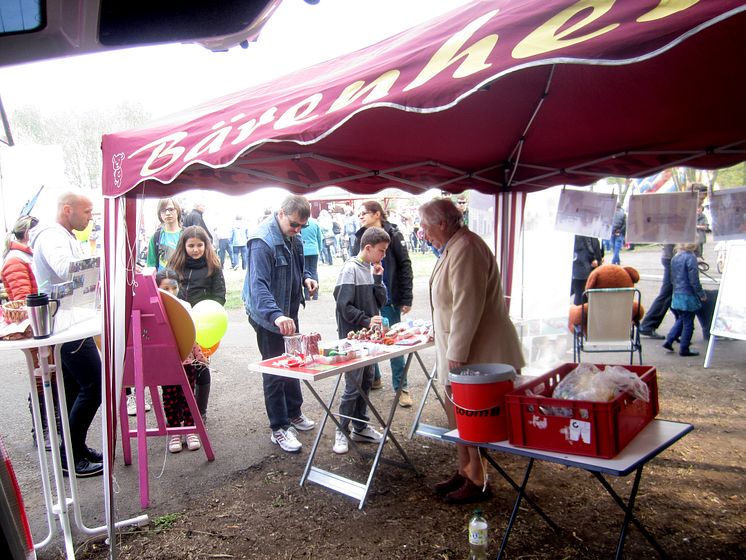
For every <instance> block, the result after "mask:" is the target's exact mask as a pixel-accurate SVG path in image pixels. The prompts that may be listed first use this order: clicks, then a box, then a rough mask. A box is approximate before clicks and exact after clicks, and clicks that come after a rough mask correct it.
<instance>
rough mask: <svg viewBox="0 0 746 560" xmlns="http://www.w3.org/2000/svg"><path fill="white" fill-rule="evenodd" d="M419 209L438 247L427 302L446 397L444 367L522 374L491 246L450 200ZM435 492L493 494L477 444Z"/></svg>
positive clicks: (450, 498)
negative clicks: (503, 368) (484, 366)
mask: <svg viewBox="0 0 746 560" xmlns="http://www.w3.org/2000/svg"><path fill="white" fill-rule="evenodd" d="M419 211H420V226H421V227H422V229H423V231H424V234H425V238H426V239H427V240H428V241H429V242H430V243H431V244H432V245H433V246H434V247H435V248H436V249H437V250H438V251H439V252H440V257H439V258H438V262H437V263H436V264H435V268H434V269H433V273H432V276H431V277H430V305H431V308H432V314H433V328H434V331H435V347H436V367H437V373H438V378H439V379H440V380H441V381H443V382H444V383H445V385H446V393H447V394H448V396H449V398H450V396H451V388H450V385H449V383H448V372H449V371H451V370H453V369H454V368H457V367H460V366H463V365H466V364H476V363H490V362H494V363H503V364H510V365H511V366H513V367H514V368H515V370H516V372H517V373H520V368H522V367H523V366H524V361H523V355H522V353H521V343H520V341H519V339H518V335H517V334H516V331H515V328H514V327H513V324H512V323H511V321H510V318H509V317H508V313H507V310H506V307H505V300H504V297H503V291H502V282H501V279H500V271H499V270H498V268H497V261H496V260H495V256H494V255H493V254H492V251H490V249H489V247H488V246H487V244H486V243H485V242H484V241H483V240H482V239H481V238H480V237H479V236H478V235H477V234H475V233H473V232H471V231H470V230H469V229H468V228H467V227H466V226H465V225H464V224H463V218H462V215H461V212H460V211H459V209H458V208H457V207H456V206H455V205H454V204H453V202H451V201H450V200H449V199H436V200H433V201H430V202H427V203H426V204H423V205H422V206H421V207H420V210H419ZM445 412H446V415H447V416H448V422H449V426H450V427H451V428H455V427H456V417H455V414H454V409H453V406H452V405H451V403H450V402H448V401H446V406H445ZM436 491H437V492H438V494H440V495H442V496H444V498H445V500H446V501H447V502H450V503H469V502H476V501H480V500H484V499H487V498H489V497H490V496H491V494H492V493H491V490H490V488H489V487H488V486H487V479H486V476H485V471H484V464H483V462H482V459H481V456H480V453H479V448H478V447H474V446H467V445H459V446H458V471H457V472H456V473H455V474H454V475H453V476H451V477H450V478H449V479H448V480H445V481H443V482H441V483H439V484H437V485H436Z"/></svg>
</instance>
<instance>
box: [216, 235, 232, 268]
mask: <svg viewBox="0 0 746 560" xmlns="http://www.w3.org/2000/svg"><path fill="white" fill-rule="evenodd" d="M225 255H228V258H230V260H231V267H234V266H236V265H235V264H234V262H233V251H232V249H231V240H230V239H218V256H219V257H220V268H222V267H223V265H225Z"/></svg>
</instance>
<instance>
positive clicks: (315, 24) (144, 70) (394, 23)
mask: <svg viewBox="0 0 746 560" xmlns="http://www.w3.org/2000/svg"><path fill="white" fill-rule="evenodd" d="M465 3H467V0H406V1H405V0H321V2H320V3H319V4H317V5H315V6H311V5H309V4H306V2H304V1H303V0H284V2H283V3H282V5H281V6H280V8H279V9H278V10H277V11H276V12H275V14H274V15H273V16H272V19H271V20H270V21H269V22H268V23H267V25H266V26H265V28H264V30H263V31H262V33H261V35H260V37H259V40H258V41H257V42H256V43H253V44H251V45H250V46H249V48H248V49H241V48H240V47H236V48H233V49H231V50H230V51H228V52H222V53H213V52H210V51H208V50H207V49H205V48H204V47H201V46H198V45H167V46H160V47H146V48H138V49H127V50H122V51H115V52H107V53H101V54H96V55H88V56H78V57H70V58H67V59H58V60H50V61H46V62H41V63H34V64H27V65H22V66H15V67H10V68H2V69H0V97H2V99H3V103H4V105H5V108H6V111H7V112H8V113H12V112H13V110H15V109H17V108H19V107H22V106H24V105H33V106H36V107H38V108H39V109H40V110H41V111H42V112H56V111H59V110H64V109H67V108H73V109H82V108H86V107H96V106H104V107H106V106H116V105H118V104H119V103H121V102H122V101H124V100H132V101H138V102H141V103H142V104H143V105H144V106H145V108H146V109H147V110H148V111H150V112H151V113H152V115H153V117H154V118H157V117H160V116H163V115H166V114H169V113H173V112H176V111H178V110H181V109H185V108H188V107H191V106H193V105H196V104H199V103H201V102H203V101H206V100H209V99H211V98H214V97H219V96H221V95H223V94H226V93H231V92H233V91H238V90H241V89H243V88H245V87H248V86H250V85H252V84H255V83H261V82H264V81H267V80H269V79H271V78H273V77H277V76H280V75H283V74H286V73H288V72H290V71H291V70H294V69H298V68H303V67H306V66H310V65H312V64H315V63H316V62H320V61H323V60H328V59H331V58H334V57H335V56H337V55H339V54H341V53H344V52H349V51H352V50H356V49H359V48H362V47H364V46H367V45H369V44H372V43H375V42H378V41H380V40H382V39H384V38H386V37H388V36H391V35H394V34H396V33H398V32H399V31H402V30H404V29H407V28H408V27H412V26H413V25H416V24H417V23H419V22H422V21H426V20H428V19H431V18H432V17H435V16H437V15H439V14H440V13H443V12H446V11H449V10H451V9H454V8H456V7H458V6H460V5H463V4H465Z"/></svg>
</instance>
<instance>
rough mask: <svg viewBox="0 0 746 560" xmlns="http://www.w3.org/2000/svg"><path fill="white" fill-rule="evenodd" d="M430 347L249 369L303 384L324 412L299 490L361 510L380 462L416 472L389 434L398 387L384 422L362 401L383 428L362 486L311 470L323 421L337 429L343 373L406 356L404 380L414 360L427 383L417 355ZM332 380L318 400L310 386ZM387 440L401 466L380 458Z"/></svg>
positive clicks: (390, 348) (267, 362)
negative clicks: (335, 496)
mask: <svg viewBox="0 0 746 560" xmlns="http://www.w3.org/2000/svg"><path fill="white" fill-rule="evenodd" d="M433 345H434V344H433V342H432V341H426V342H418V343H417V344H413V345H408V346H401V345H392V346H382V351H381V353H380V354H376V355H374V356H371V355H369V356H365V357H362V358H359V359H355V360H349V361H346V362H341V363H338V364H333V365H323V364H313V365H307V366H304V367H295V368H288V367H281V366H279V365H273V364H275V363H276V362H277V361H278V360H279V358H271V359H269V360H264V361H262V362H258V363H256V364H251V365H249V370H250V371H255V372H258V373H269V374H272V375H279V376H281V377H291V378H294V379H300V380H301V381H303V382H304V383H305V385H306V387H307V388H308V390H309V391H310V392H311V394H312V395H313V396H314V398H315V399H316V400H317V401H318V402H319V404H320V405H321V407H322V408H323V409H324V415H323V417H322V419H321V421H320V423H319V427H318V430H317V433H316V439H315V440H314V442H313V447H312V448H311V452H310V454H309V456H308V461H307V463H306V468H305V470H304V471H303V475H302V476H301V480H300V485H301V486H303V485H304V484H305V482H306V481H310V482H314V483H316V484H319V485H321V486H324V487H326V488H329V489H330V490H334V491H335V492H339V493H340V494H344V495H345V496H349V497H351V498H354V499H355V500H358V501H359V505H358V509H363V505H364V504H365V499H366V497H367V495H368V491H369V490H370V486H371V482H372V481H373V477H374V476H375V473H376V470H377V468H378V464H379V462H382V461H383V462H386V463H391V464H395V465H397V466H399V467H404V468H409V469H411V470H414V471H416V469H415V468H414V465H412V463H411V461H410V460H409V458H408V457H407V454H406V453H405V451H404V448H403V447H402V446H401V445H400V444H399V442H398V441H397V439H396V437H395V436H394V434H393V433H392V432H391V425H392V422H393V420H394V415H395V414H396V410H397V408H398V406H397V405H398V404H399V397H400V395H401V387H400V388H399V390H398V391H397V392H396V395H395V397H394V399H393V400H392V402H391V406H390V409H389V412H388V415H387V416H386V418H385V419H384V418H383V416H381V414H380V413H379V412H378V410H376V408H375V406H374V405H373V403H372V402H371V401H370V399H369V398H368V397H366V396H364V398H365V401H366V403H367V404H368V410H369V412H370V413H371V415H372V416H373V418H375V419H376V420H377V421H378V422H379V423H380V425H381V426H382V427H383V438H382V439H381V441H380V443H379V444H378V446H377V448H376V451H375V453H374V454H373V455H372V458H373V461H372V463H371V466H370V470H369V472H368V476H367V479H366V481H365V483H361V482H358V481H356V480H352V479H350V478H346V477H344V476H341V475H339V474H336V473H332V472H329V471H326V470H323V469H321V468H319V467H315V466H313V463H314V459H315V457H316V451H317V449H318V447H319V443H320V441H321V435H322V434H323V432H324V427H325V426H326V421H327V420H328V419H329V418H331V420H332V422H333V423H334V424H335V425H336V426H337V427H339V426H340V422H339V420H338V418H337V416H338V414H337V413H336V412H334V411H332V406H333V404H334V399H335V398H336V396H337V391H338V389H339V386H340V383H341V381H342V379H343V375H342V374H344V373H345V372H346V371H352V370H355V369H359V368H361V367H365V366H369V365H373V364H376V363H378V362H383V361H385V360H390V359H391V358H394V357H396V356H406V357H407V360H406V363H405V365H404V376H405V378H406V375H407V374H408V372H409V367H410V365H411V364H412V360H413V358H416V359H417V361H418V363H419V365H420V368H421V369H422V371H423V372H424V374H425V376H427V378H428V380H429V379H430V378H431V376H430V375H429V374H428V372H427V368H426V367H425V364H424V362H423V361H422V358H421V357H420V355H419V353H420V352H421V351H422V350H425V349H427V348H430V347H432V346H433ZM335 376H336V378H337V382H336V384H335V385H334V391H333V392H332V395H331V397H329V399H328V401H326V400H324V399H323V398H322V397H321V395H319V394H318V393H317V392H316V390H315V389H314V387H313V384H314V383H315V382H317V381H320V380H322V379H326V378H329V377H335ZM387 440H390V441H391V442H392V443H393V444H394V446H395V447H396V449H397V450H398V452H399V454H400V455H401V457H402V459H404V461H405V462H404V463H401V462H398V461H391V460H387V459H383V458H382V457H381V454H382V453H383V446H384V445H385V444H386V441H387ZM350 443H351V444H352V448H353V449H355V450H356V451H357V452H358V453H360V454H361V455H362V456H364V457H366V458H369V457H370V454H367V453H365V452H363V451H362V450H360V449H359V448H358V446H357V444H356V443H355V442H353V441H350Z"/></svg>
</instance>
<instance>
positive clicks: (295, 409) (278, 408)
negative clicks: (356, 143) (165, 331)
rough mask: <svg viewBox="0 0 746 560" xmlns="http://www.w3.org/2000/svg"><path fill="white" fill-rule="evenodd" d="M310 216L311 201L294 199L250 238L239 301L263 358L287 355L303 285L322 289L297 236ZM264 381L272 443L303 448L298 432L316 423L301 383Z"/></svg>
mask: <svg viewBox="0 0 746 560" xmlns="http://www.w3.org/2000/svg"><path fill="white" fill-rule="evenodd" d="M310 216H311V206H310V205H309V203H308V200H306V199H305V198H304V197H302V196H298V195H291V196H288V197H287V198H286V199H285V200H284V201H283V202H282V205H281V206H280V210H278V211H277V213H275V214H271V215H270V216H268V217H267V219H265V220H264V221H263V222H262V223H260V224H259V226H258V227H257V229H256V230H255V231H253V232H252V233H251V234H250V235H249V241H248V248H249V266H248V270H247V271H246V279H245V280H244V286H243V291H242V292H241V299H243V301H244V306H245V308H246V314H247V315H248V316H249V324H250V325H251V326H252V327H253V328H254V330H255V331H256V341H257V344H258V346H259V352H260V353H261V355H262V359H264V360H267V359H269V358H274V357H276V356H279V355H281V354H282V353H283V352H285V342H284V340H283V338H282V337H283V336H287V335H291V334H295V333H296V332H298V330H299V329H298V310H299V308H300V304H301V302H303V301H304V299H303V287H304V286H305V287H306V288H307V289H308V292H309V294H310V295H311V296H313V295H314V294H315V293H316V290H317V289H318V283H317V282H316V281H315V280H314V279H313V278H311V276H310V274H309V272H308V271H306V270H305V269H304V266H303V242H302V241H301V237H300V235H298V234H299V233H300V232H301V229H302V228H303V226H304V225H306V223H307V222H308V220H309V218H310ZM262 383H263V387H264V405H265V407H266V409H267V416H268V417H269V427H270V430H271V432H272V433H271V435H270V441H271V442H272V443H275V444H277V445H279V446H280V448H281V449H282V450H283V451H286V452H288V453H297V452H299V451H300V450H301V447H302V444H301V442H300V441H298V438H297V434H298V432H297V431H298V430H300V431H308V430H312V429H313V427H314V426H315V425H316V422H314V421H313V420H310V419H308V418H306V416H305V415H304V414H303V412H301V406H302V405H303V394H302V393H301V389H300V381H299V380H297V379H290V378H287V377H280V376H277V375H269V374H266V373H264V374H262Z"/></svg>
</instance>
